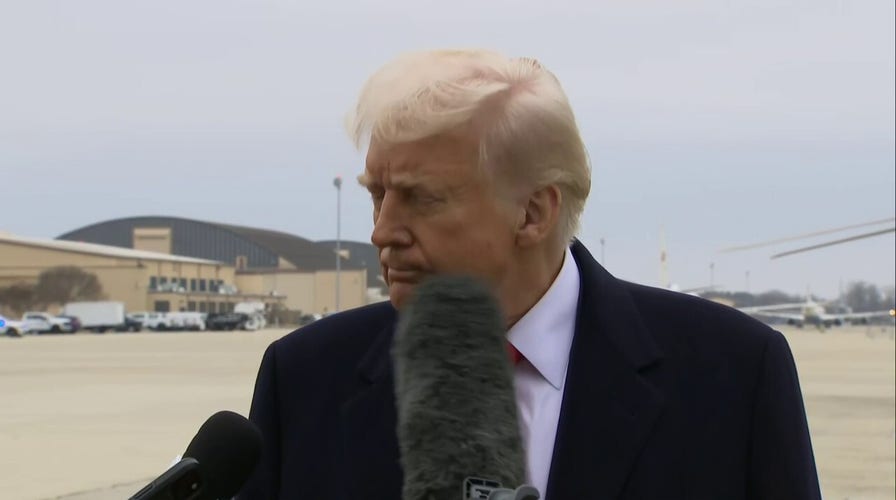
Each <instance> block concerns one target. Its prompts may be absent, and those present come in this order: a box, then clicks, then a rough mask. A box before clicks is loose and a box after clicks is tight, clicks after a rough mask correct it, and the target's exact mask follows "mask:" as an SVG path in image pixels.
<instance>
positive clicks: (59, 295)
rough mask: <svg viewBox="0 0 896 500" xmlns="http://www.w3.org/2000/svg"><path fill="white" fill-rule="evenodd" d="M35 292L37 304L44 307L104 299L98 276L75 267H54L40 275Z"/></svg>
mask: <svg viewBox="0 0 896 500" xmlns="http://www.w3.org/2000/svg"><path fill="white" fill-rule="evenodd" d="M34 292H35V299H36V302H38V303H41V304H43V305H44V306H47V305H49V304H65V303H67V302H73V301H78V300H97V299H102V298H104V294H103V286H102V285H101V284H100V280H99V279H98V278H97V277H96V275H95V274H93V273H89V272H87V271H85V270H83V269H81V268H79V267H73V266H61V267H53V268H50V269H47V270H46V271H44V272H42V273H40V276H38V278H37V285H36V286H35V288H34Z"/></svg>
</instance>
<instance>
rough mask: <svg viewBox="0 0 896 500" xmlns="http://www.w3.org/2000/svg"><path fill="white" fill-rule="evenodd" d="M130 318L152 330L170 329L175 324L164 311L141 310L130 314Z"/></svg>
mask: <svg viewBox="0 0 896 500" xmlns="http://www.w3.org/2000/svg"><path fill="white" fill-rule="evenodd" d="M128 318H130V320H131V321H136V322H139V323H140V324H141V325H143V328H149V329H150V330H157V331H158V330H170V329H171V328H172V326H173V324H172V322H171V320H170V319H169V318H168V317H167V315H166V314H165V313H162V312H149V311H139V312H134V313H130V314H128Z"/></svg>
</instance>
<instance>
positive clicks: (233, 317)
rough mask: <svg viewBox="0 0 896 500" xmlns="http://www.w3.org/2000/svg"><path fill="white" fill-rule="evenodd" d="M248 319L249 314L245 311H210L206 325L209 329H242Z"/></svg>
mask: <svg viewBox="0 0 896 500" xmlns="http://www.w3.org/2000/svg"><path fill="white" fill-rule="evenodd" d="M248 320H249V315H248V314H243V313H237V312H232V313H209V314H208V316H207V317H206V318H205V327H206V328H207V329H209V330H237V329H240V330H242V329H244V328H245V326H246V322H247V321H248Z"/></svg>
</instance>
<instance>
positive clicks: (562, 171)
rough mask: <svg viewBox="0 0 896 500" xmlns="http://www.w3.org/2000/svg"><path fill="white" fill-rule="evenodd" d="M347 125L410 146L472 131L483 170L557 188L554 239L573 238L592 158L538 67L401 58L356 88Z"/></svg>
mask: <svg viewBox="0 0 896 500" xmlns="http://www.w3.org/2000/svg"><path fill="white" fill-rule="evenodd" d="M347 127H348V129H349V134H350V135H351V137H352V139H353V141H354V143H355V146H356V147H358V148H359V149H360V148H361V147H362V146H363V142H364V141H365V139H368V140H377V141H383V142H386V143H402V142H411V141H416V140H420V139H424V138H427V137H431V136H434V135H438V134H442V133H447V132H450V131H454V130H458V129H464V128H469V129H471V130H472V131H473V132H474V134H475V136H476V138H477V139H478V142H479V161H480V166H483V167H489V168H491V169H492V170H502V171H503V172H504V173H505V174H509V175H510V178H514V179H524V180H528V181H529V182H531V183H532V184H534V185H535V186H536V187H544V186H548V185H556V186H557V187H558V189H559V190H560V193H561V197H562V203H561V207H560V221H559V222H560V225H561V226H560V228H559V230H560V234H561V236H562V237H563V238H564V240H565V241H569V240H571V239H572V238H573V237H574V236H575V233H576V232H577V230H578V226H579V217H580V215H581V213H582V210H583V209H584V207H585V200H586V199H587V197H588V193H589V191H590V189H591V172H590V170H591V169H590V164H589V160H588V154H587V151H586V150H585V146H584V143H583V142H582V139H581V136H580V135H579V130H578V126H577V124H576V120H575V116H574V115H573V112H572V109H571V107H570V105H569V101H568V99H567V97H566V94H565V93H564V91H563V89H562V87H561V86H560V82H559V81H558V80H557V78H556V77H555V76H554V75H553V74H552V73H551V72H550V71H548V70H547V69H545V68H544V67H543V66H542V65H541V64H540V63H539V62H538V61H536V60H534V59H529V58H507V57H505V56H503V55H501V54H498V53H495V52H490V51H484V50H435V51H426V52H414V53H410V54H406V55H403V56H401V57H399V58H397V59H394V60H393V61H391V62H389V63H387V64H386V65H385V66H383V67H382V68H380V69H379V70H378V71H377V72H376V73H374V74H373V76H371V77H370V79H369V80H368V81H367V82H366V84H365V85H364V87H363V88H362V90H361V93H360V96H359V99H358V102H357V105H356V107H355V109H354V112H353V113H351V114H350V116H349V119H348V123H347Z"/></svg>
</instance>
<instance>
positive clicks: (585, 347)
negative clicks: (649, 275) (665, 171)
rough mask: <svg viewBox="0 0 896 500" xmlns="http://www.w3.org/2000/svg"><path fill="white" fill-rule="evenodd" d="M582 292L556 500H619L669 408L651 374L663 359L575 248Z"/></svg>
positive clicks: (611, 286) (615, 287) (624, 296)
mask: <svg viewBox="0 0 896 500" xmlns="http://www.w3.org/2000/svg"><path fill="white" fill-rule="evenodd" d="M572 250H573V256H574V257H575V259H576V263H577V264H578V266H579V272H580V275H581V291H580V297H579V307H578V313H577V319H576V332H575V337H574V339H573V344H572V349H571V352H570V360H569V369H568V372H567V378H566V387H565V390H564V397H563V403H562V407H561V411H560V421H559V425H558V430H557V439H556V444H555V447H554V455H553V460H552V465H551V472H550V476H549V480H548V491H547V495H546V496H547V498H548V499H549V500H583V499H592V498H594V499H610V498H617V497H618V496H619V495H620V493H621V491H622V490H623V488H624V486H625V483H626V479H627V478H628V475H629V473H630V471H631V469H632V466H633V465H634V463H635V459H636V458H637V456H638V454H639V453H640V451H641V449H642V448H643V447H644V445H645V443H646V441H647V438H648V436H649V434H650V431H651V429H652V428H653V425H654V423H655V421H656V419H657V417H658V416H659V415H660V412H661V409H662V403H663V401H662V396H661V394H660V393H659V392H658V391H657V390H656V389H654V388H653V386H651V385H650V384H649V383H648V382H647V380H646V379H645V378H643V375H644V373H645V372H646V371H647V370H649V369H650V368H652V367H655V366H656V365H657V364H658V362H659V361H660V360H661V358H662V353H661V352H660V350H659V348H658V347H657V346H656V344H655V342H654V341H653V339H652V338H651V336H650V334H649V332H648V331H647V330H646V328H645V327H644V325H643V324H642V323H641V321H640V319H639V316H638V312H637V310H636V309H635V306H634V304H633V303H632V301H631V298H630V297H629V296H628V293H627V291H626V290H625V289H624V288H623V287H622V286H621V285H620V284H619V283H618V282H617V281H616V280H615V278H613V277H612V276H611V275H610V274H609V273H607V272H606V271H605V270H604V269H603V268H602V267H600V266H599V265H598V264H597V262H596V261H595V260H594V259H593V257H591V255H590V254H589V253H588V251H587V250H586V249H585V247H584V246H582V245H581V243H578V242H576V243H575V244H574V245H573V248H572Z"/></svg>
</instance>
